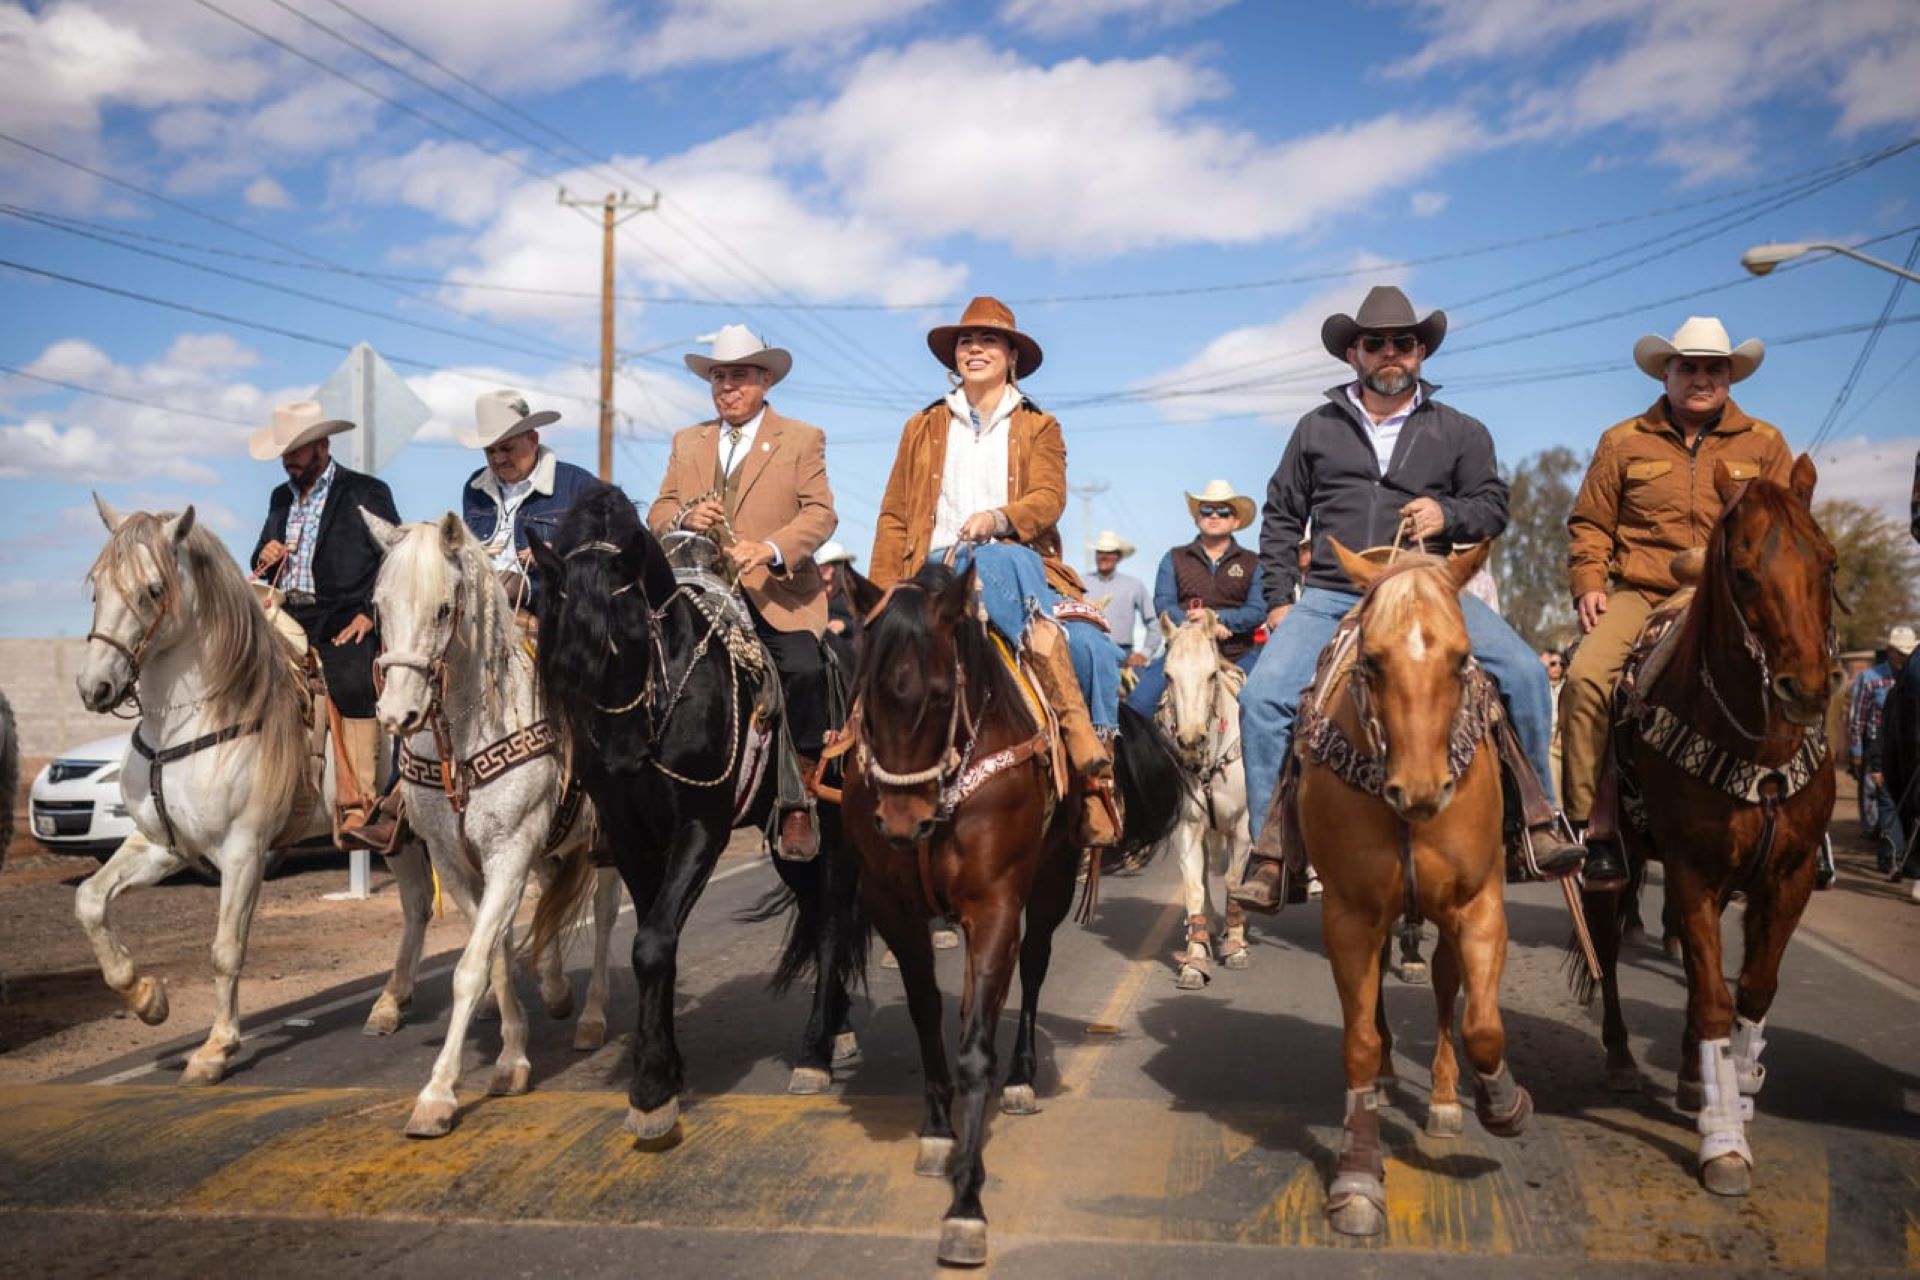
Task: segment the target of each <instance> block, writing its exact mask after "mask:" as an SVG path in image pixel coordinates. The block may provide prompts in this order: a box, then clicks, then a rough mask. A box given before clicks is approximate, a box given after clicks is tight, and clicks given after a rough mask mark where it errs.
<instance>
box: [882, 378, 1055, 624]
mask: <svg viewBox="0 0 1920 1280" xmlns="http://www.w3.org/2000/svg"><path fill="white" fill-rule="evenodd" d="M952 421H953V415H952V413H951V411H950V410H949V409H948V408H947V402H946V401H945V400H944V399H942V400H936V401H934V402H933V403H932V404H930V405H928V406H927V407H926V408H924V409H922V410H921V411H920V412H919V413H916V414H915V415H914V416H913V417H911V418H909V419H907V425H906V426H905V427H904V428H903V429H902V430H901V432H900V449H899V452H897V453H896V454H895V455H894V459H893V474H891V475H890V476H888V477H887V492H886V496H885V497H883V498H882V499H881V500H880V518H879V519H878V521H876V522H875V526H874V536H873V558H872V559H871V560H870V561H869V562H868V563H869V568H870V570H871V575H872V578H873V581H874V582H876V583H878V584H879V585H880V586H883V587H884V586H888V585H890V584H892V583H894V582H897V581H899V580H901V579H903V578H911V577H912V576H913V575H914V574H916V573H918V572H919V571H920V566H921V565H923V564H925V563H926V561H927V552H928V551H929V550H930V548H929V547H928V546H927V543H928V542H929V541H930V540H931V539H932V537H933V521H934V516H935V514H936V511H937V509H938V504H939V500H940V478H941V475H942V474H943V472H944V471H945V469H946V462H947V428H948V426H949V425H950V424H951V423H952ZM1008 432H1009V435H1008V437H1007V505H1006V506H1004V507H1001V508H1000V511H1001V512H1002V513H1004V514H1005V516H1006V518H1007V523H1008V524H1009V525H1010V526H1011V527H1012V529H1013V539H1014V541H1016V542H1020V543H1023V544H1025V545H1026V546H1030V547H1032V548H1033V549H1034V550H1035V551H1037V552H1039V553H1040V557H1041V559H1043V560H1045V561H1046V565H1047V581H1048V583H1049V584H1051V585H1052V587H1053V589H1054V590H1056V591H1058V592H1060V594H1062V595H1064V596H1068V597H1071V598H1072V599H1075V600H1078V599H1081V598H1082V596H1083V595H1084V588H1083V587H1082V585H1081V582H1080V576H1079V575H1078V574H1076V573H1075V572H1074V571H1073V570H1072V569H1070V568H1068V567H1067V564H1066V562H1065V561H1064V560H1063V559H1062V558H1061V554H1060V529H1059V524H1060V515H1061V513H1062V512H1064V511H1065V510H1066V509H1067V442H1066V439H1065V438H1064V437H1063V436H1062V435H1061V433H1060V423H1059V420H1058V419H1056V418H1055V417H1054V416H1053V415H1052V414H1050V413H1045V412H1043V411H1042V410H1041V409H1040V408H1039V407H1038V406H1036V405H1035V404H1034V403H1033V402H1032V401H1031V400H1025V399H1023V400H1021V402H1020V407H1019V408H1017V409H1015V410H1014V411H1013V416H1012V418H1011V419H1010V420H1009V422H1008Z"/></svg>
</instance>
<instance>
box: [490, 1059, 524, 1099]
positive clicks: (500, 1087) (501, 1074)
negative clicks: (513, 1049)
mask: <svg viewBox="0 0 1920 1280" xmlns="http://www.w3.org/2000/svg"><path fill="white" fill-rule="evenodd" d="M532 1078H533V1067H532V1065H531V1064H529V1063H525V1062H519V1063H515V1064H514V1065H513V1066H510V1067H496V1068H494V1072H493V1079H491V1080H489V1081H488V1082H487V1092H488V1093H491V1094H493V1095H494V1096H496V1097H516V1096H518V1095H520V1094H523V1093H525V1092H526V1091H527V1086H528V1084H529V1083H530V1082H531V1080H532Z"/></svg>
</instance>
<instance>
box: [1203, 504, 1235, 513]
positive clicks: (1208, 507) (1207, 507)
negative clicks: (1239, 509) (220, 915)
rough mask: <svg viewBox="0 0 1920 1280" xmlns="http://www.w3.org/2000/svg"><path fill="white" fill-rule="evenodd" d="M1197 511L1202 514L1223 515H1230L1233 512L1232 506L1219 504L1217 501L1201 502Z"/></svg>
mask: <svg viewBox="0 0 1920 1280" xmlns="http://www.w3.org/2000/svg"><path fill="white" fill-rule="evenodd" d="M1199 511H1200V514H1201V515H1202V516H1219V517H1224V516H1230V515H1232V514H1233V507H1232V506H1231V505H1220V504H1218V503H1212V502H1203V503H1201V504H1200V506H1199Z"/></svg>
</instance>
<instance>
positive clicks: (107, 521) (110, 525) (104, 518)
mask: <svg viewBox="0 0 1920 1280" xmlns="http://www.w3.org/2000/svg"><path fill="white" fill-rule="evenodd" d="M93 509H94V510H95V511H98V512H99V513H100V523H101V524H104V525H105V526H107V532H108V533H112V532H113V531H114V530H116V529H118V528H119V527H120V525H121V523H122V522H123V521H124V520H125V519H126V517H125V516H123V515H121V514H120V513H119V512H118V511H115V510H114V509H113V507H112V506H111V505H109V504H108V502H107V500H106V499H105V498H103V497H101V496H100V494H99V493H98V492H95V493H94V495H93Z"/></svg>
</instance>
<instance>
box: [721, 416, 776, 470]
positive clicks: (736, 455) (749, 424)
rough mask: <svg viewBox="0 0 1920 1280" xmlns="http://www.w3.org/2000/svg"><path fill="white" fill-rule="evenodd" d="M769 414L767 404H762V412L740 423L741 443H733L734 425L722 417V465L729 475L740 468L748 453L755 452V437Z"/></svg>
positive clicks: (722, 468)
mask: <svg viewBox="0 0 1920 1280" xmlns="http://www.w3.org/2000/svg"><path fill="white" fill-rule="evenodd" d="M766 416H767V406H765V405H764V404H763V405H761V406H760V412H758V413H756V414H754V415H753V416H752V417H751V418H748V419H747V420H746V421H745V422H743V423H741V424H740V443H739V444H737V445H736V444H733V443H732V438H733V426H732V425H731V424H730V423H728V422H727V421H726V420H724V419H722V420H721V423H720V467H721V470H722V471H724V472H725V473H726V474H727V475H732V474H733V473H734V472H735V471H738V470H739V469H740V464H741V463H742V462H744V461H746V458H747V455H748V454H750V453H752V452H753V438H754V437H755V436H757V435H759V434H760V423H761V421H762V420H763V419H764V418H765V417H766Z"/></svg>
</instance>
